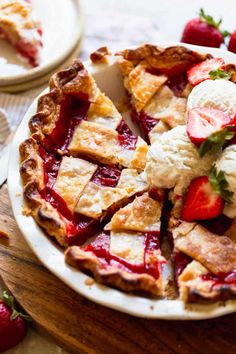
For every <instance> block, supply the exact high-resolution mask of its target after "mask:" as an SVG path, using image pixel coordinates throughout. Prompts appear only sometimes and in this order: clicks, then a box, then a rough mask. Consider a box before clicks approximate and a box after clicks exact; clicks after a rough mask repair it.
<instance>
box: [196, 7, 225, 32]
mask: <svg viewBox="0 0 236 354" xmlns="http://www.w3.org/2000/svg"><path fill="white" fill-rule="evenodd" d="M199 17H200V20H201V21H203V22H206V23H207V24H208V25H209V26H212V27H214V28H216V29H217V30H219V31H220V25H221V23H222V19H220V20H219V21H218V22H217V21H215V20H214V18H213V17H212V16H210V15H207V14H206V13H205V11H204V10H203V8H201V9H200V12H199ZM220 33H221V34H222V36H223V37H224V38H226V37H228V36H229V35H230V32H228V31H226V30H225V31H220Z"/></svg>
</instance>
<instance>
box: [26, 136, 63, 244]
mask: <svg viewBox="0 0 236 354" xmlns="http://www.w3.org/2000/svg"><path fill="white" fill-rule="evenodd" d="M40 139H41V136H40V135H39V134H33V135H32V136H31V137H30V138H29V139H27V140H25V141H24V142H23V143H22V144H21V145H20V159H21V161H20V174H21V177H22V181H23V186H24V198H25V201H26V204H27V206H26V209H25V212H26V213H27V215H32V216H33V217H34V218H35V220H36V221H37V223H38V224H39V225H40V226H41V227H42V228H43V229H44V230H46V232H47V233H48V234H49V235H50V236H53V237H55V238H56V240H57V241H58V242H59V244H60V245H61V246H66V245H67V241H66V220H65V219H64V218H63V217H62V216H60V215H59V213H58V212H57V210H56V209H55V208H53V207H52V206H51V204H49V203H48V202H47V201H46V200H44V199H43V198H42V197H41V195H40V191H41V190H42V189H43V187H44V172H43V165H42V164H43V162H42V159H41V158H40V156H39V152H38V149H39V142H40Z"/></svg>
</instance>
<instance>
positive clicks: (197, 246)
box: [171, 219, 236, 303]
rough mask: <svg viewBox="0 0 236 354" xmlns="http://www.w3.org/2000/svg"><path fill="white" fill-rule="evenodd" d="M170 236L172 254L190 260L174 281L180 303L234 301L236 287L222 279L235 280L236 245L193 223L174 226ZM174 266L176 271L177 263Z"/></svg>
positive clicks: (234, 284) (235, 284) (224, 237)
mask: <svg viewBox="0 0 236 354" xmlns="http://www.w3.org/2000/svg"><path fill="white" fill-rule="evenodd" d="M173 224H174V223H173V219H172V225H173ZM171 232H172V236H173V243H174V253H175V254H176V253H183V254H185V255H187V256H189V257H190V259H192V261H190V263H189V264H187V266H186V267H185V268H184V269H183V271H182V272H181V274H180V275H179V276H178V277H177V284H178V288H179V294H180V299H181V300H183V301H185V302H193V303H194V302H195V303H196V302H198V303H208V302H212V301H218V300H223V301H224V300H227V299H232V298H235V297H236V283H235V282H231V281H228V282H227V281H225V280H224V278H226V279H227V276H229V277H231V276H234V273H235V270H236V244H235V243H234V242H233V241H232V240H230V238H228V237H226V236H219V235H216V234H213V233H212V232H210V231H208V230H207V229H205V228H204V227H202V226H201V225H198V224H196V223H187V222H181V223H180V224H179V225H177V226H173V228H172V230H171ZM180 256H181V255H180ZM174 259H175V260H176V259H178V257H177V258H176V256H175V257H174ZM175 262H177V264H175V266H177V267H178V261H175Z"/></svg>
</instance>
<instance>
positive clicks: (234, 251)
mask: <svg viewBox="0 0 236 354" xmlns="http://www.w3.org/2000/svg"><path fill="white" fill-rule="evenodd" d="M184 224H185V223H184ZM186 224H188V223H186ZM190 225H193V228H192V229H191V230H189V231H188V232H187V233H186V231H184V232H183V231H182V228H183V225H180V226H179V227H178V228H177V229H176V230H175V231H174V234H173V237H174V244H175V247H176V248H177V249H178V250H179V251H181V252H183V253H185V254H187V255H188V256H190V257H191V258H193V259H195V260H197V261H198V262H200V263H201V264H202V265H203V266H205V267H206V268H207V269H208V270H209V271H210V272H212V273H213V274H218V273H228V272H230V271H232V270H234V269H236V244H235V243H234V242H233V241H231V240H230V239H229V238H228V237H226V236H218V235H216V234H213V233H212V232H210V231H208V230H206V229H205V228H204V227H202V226H201V225H197V224H190Z"/></svg>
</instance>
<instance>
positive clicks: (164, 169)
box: [145, 125, 217, 198]
mask: <svg viewBox="0 0 236 354" xmlns="http://www.w3.org/2000/svg"><path fill="white" fill-rule="evenodd" d="M216 157H217V155H215V154H210V153H207V154H206V155H204V156H203V157H202V158H201V157H200V156H199V153H198V150H197V148H196V146H195V145H194V144H193V143H192V142H191V141H190V139H189V138H188V136H187V133H186V125H182V126H178V127H176V128H173V129H171V130H169V131H168V132H166V133H163V134H162V135H161V136H160V138H159V140H158V141H156V142H155V143H154V144H153V145H151V146H150V148H149V151H148V155H147V164H146V169H145V172H146V174H147V179H148V182H149V183H150V184H151V185H153V186H156V187H159V188H168V189H170V188H174V193H173V198H174V196H176V195H183V194H184V192H185V191H186V189H187V187H188V185H189V183H190V182H191V180H192V179H194V178H195V177H198V176H203V175H206V174H208V172H209V171H210V169H211V168H212V164H213V162H214V161H215V159H216Z"/></svg>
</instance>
